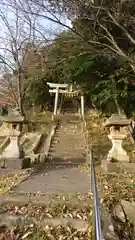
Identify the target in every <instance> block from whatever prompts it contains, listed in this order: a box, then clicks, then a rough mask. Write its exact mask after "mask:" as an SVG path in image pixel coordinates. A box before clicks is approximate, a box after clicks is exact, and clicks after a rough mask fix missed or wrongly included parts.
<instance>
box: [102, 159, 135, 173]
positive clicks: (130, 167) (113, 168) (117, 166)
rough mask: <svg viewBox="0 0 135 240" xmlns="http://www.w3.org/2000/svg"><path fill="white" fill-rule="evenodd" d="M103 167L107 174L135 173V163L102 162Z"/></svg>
mask: <svg viewBox="0 0 135 240" xmlns="http://www.w3.org/2000/svg"><path fill="white" fill-rule="evenodd" d="M101 167H102V169H103V171H104V172H105V173H114V172H115V173H129V174H132V173H133V174H134V173H135V163H125V162H123V163H122V162H108V161H107V160H102V162H101Z"/></svg>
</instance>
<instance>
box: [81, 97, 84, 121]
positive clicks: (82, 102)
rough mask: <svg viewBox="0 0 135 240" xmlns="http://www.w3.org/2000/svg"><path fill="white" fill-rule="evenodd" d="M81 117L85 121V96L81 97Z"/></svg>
mask: <svg viewBox="0 0 135 240" xmlns="http://www.w3.org/2000/svg"><path fill="white" fill-rule="evenodd" d="M81 117H82V120H84V96H83V95H81Z"/></svg>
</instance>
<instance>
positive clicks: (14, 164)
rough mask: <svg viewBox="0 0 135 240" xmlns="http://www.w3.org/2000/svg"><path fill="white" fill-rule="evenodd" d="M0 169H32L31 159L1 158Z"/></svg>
mask: <svg viewBox="0 0 135 240" xmlns="http://www.w3.org/2000/svg"><path fill="white" fill-rule="evenodd" d="M0 167H1V168H8V169H23V168H29V167H30V158H28V157H26V158H23V159H18V158H1V159H0Z"/></svg>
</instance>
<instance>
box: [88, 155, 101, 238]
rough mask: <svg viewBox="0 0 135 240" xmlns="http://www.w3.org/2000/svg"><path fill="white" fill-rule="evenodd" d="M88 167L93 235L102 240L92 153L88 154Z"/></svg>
mask: <svg viewBox="0 0 135 240" xmlns="http://www.w3.org/2000/svg"><path fill="white" fill-rule="evenodd" d="M90 166H91V190H92V192H93V202H94V215H95V234H96V240H102V231H101V218H100V202H99V196H98V189H97V182H96V174H95V168H94V162H93V157H92V152H90Z"/></svg>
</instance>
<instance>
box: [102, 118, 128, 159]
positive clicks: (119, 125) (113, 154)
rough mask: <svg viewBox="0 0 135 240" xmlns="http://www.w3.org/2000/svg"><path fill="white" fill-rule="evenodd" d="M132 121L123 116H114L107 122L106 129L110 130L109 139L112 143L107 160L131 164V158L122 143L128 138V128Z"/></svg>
mask: <svg viewBox="0 0 135 240" xmlns="http://www.w3.org/2000/svg"><path fill="white" fill-rule="evenodd" d="M130 123H131V120H128V119H126V117H125V116H123V115H117V114H113V115H112V116H111V117H110V118H109V119H108V120H107V122H106V124H105V127H109V128H110V134H109V135H108V137H109V139H110V140H111V141H112V148H111V149H110V151H109V153H108V156H107V160H108V161H109V162H129V156H128V154H127V152H126V151H125V150H124V148H123V146H122V143H123V140H124V139H125V138H126V137H127V126H128V125H129V124H130Z"/></svg>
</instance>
